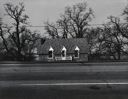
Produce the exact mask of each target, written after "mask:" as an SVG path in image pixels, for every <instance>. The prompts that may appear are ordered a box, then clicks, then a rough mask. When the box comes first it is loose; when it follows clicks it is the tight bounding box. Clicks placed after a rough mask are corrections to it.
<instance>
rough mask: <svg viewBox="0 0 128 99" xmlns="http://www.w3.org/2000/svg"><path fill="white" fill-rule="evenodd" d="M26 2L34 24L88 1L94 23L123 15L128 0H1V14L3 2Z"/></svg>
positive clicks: (27, 10)
mask: <svg viewBox="0 0 128 99" xmlns="http://www.w3.org/2000/svg"><path fill="white" fill-rule="evenodd" d="M19 1H20V2H22V1H23V2H24V4H25V8H26V14H27V15H28V16H29V17H30V21H31V24H32V25H43V23H44V22H45V21H47V20H49V21H53V22H54V21H55V20H57V19H58V18H59V15H60V14H61V13H63V12H64V8H65V7H66V6H68V5H69V6H70V5H73V4H76V3H78V2H83V1H87V3H88V6H89V7H91V8H92V9H93V10H94V15H95V18H94V19H93V21H92V23H93V24H101V23H104V22H105V21H106V19H107V17H108V16H110V15H114V16H121V13H122V12H123V9H124V8H125V6H126V5H127V4H128V1H127V0H0V16H1V17H3V13H4V10H3V4H5V3H6V2H12V3H14V4H16V3H18V2H19ZM6 20H7V19H6Z"/></svg>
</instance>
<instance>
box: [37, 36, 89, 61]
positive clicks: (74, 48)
mask: <svg viewBox="0 0 128 99" xmlns="http://www.w3.org/2000/svg"><path fill="white" fill-rule="evenodd" d="M88 50H89V49H88V43H87V40H86V38H69V39H46V40H45V41H44V43H42V40H41V41H40V43H39V44H38V47H37V54H38V57H39V58H38V60H39V61H88Z"/></svg>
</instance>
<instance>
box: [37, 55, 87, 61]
mask: <svg viewBox="0 0 128 99" xmlns="http://www.w3.org/2000/svg"><path fill="white" fill-rule="evenodd" d="M67 56H72V61H76V62H79V61H85V62H86V61H88V54H80V55H79V58H74V54H67ZM55 57H61V55H54V58H53V59H49V58H48V55H39V58H38V61H49V62H50V61H55Z"/></svg>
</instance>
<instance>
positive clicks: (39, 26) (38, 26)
mask: <svg viewBox="0 0 128 99" xmlns="http://www.w3.org/2000/svg"><path fill="white" fill-rule="evenodd" d="M120 24H128V23H120ZM103 25H105V24H89V25H87V26H88V27H91V26H92V27H93V26H103ZM26 27H37V28H41V27H46V26H43V25H35V26H34V25H27V26H26Z"/></svg>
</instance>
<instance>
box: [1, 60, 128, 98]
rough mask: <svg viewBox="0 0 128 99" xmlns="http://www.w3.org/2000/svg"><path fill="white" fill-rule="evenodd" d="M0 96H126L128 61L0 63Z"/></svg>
mask: <svg viewBox="0 0 128 99" xmlns="http://www.w3.org/2000/svg"><path fill="white" fill-rule="evenodd" d="M0 99H128V63H127V62H125V63H50V64H47V63H38V64H36V63H31V64H30V63H26V64H25V63H24V64H23V63H22V64H20V63H15V64H13V63H1V64H0Z"/></svg>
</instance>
